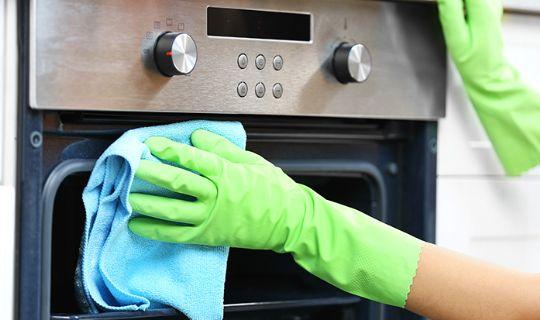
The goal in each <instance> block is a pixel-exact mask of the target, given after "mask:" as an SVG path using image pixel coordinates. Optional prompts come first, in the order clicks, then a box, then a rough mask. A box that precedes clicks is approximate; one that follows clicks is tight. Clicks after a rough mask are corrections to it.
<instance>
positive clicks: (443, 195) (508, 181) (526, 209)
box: [437, 0, 540, 272]
mask: <svg viewBox="0 0 540 320" xmlns="http://www.w3.org/2000/svg"><path fill="white" fill-rule="evenodd" d="M535 1H536V0H535ZM516 3H517V2H516ZM522 3H524V2H522ZM539 35H540V15H530V14H528V15H525V14H523V15H522V14H510V15H506V16H505V17H504V37H505V42H506V51H507V52H506V53H507V56H508V58H509V59H510V60H511V61H512V63H513V64H514V65H515V66H516V67H517V68H518V69H519V70H520V71H521V73H522V76H523V78H525V79H526V80H527V81H529V83H530V84H531V86H532V87H535V88H537V90H540V59H538V57H539V53H540V36H539ZM447 108H448V109H447V117H446V118H445V119H443V120H441V121H440V126H439V148H438V150H439V159H438V189H437V242H438V244H440V245H442V246H445V247H448V248H451V249H455V250H458V251H461V252H464V253H467V254H470V255H473V256H476V257H479V258H481V259H484V260H487V261H491V262H494V263H498V264H501V265H506V266H511V267H516V268H519V269H521V270H527V271H536V272H538V271H540V198H539V196H538V195H539V194H540V169H539V168H536V169H535V170H533V171H531V172H529V173H528V174H527V175H525V176H523V177H520V178H508V177H505V176H504V172H503V170H502V167H501V165H500V163H499V161H498V159H497V157H496V155H495V153H494V151H493V149H492V146H491V143H490V142H489V140H488V138H487V136H486V134H485V132H484V129H483V128H482V127H481V124H480V122H479V120H478V118H477V117H476V114H475V112H474V110H473V108H472V106H471V105H470V103H469V101H468V99H467V97H466V93H465V91H464V90H463V88H462V84H461V79H460V78H459V75H458V74H457V72H456V71H455V69H453V68H452V69H451V70H450V74H449V82H448V96H447ZM539 125H540V124H539Z"/></svg>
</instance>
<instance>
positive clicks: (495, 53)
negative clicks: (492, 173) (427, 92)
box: [438, 0, 540, 175]
mask: <svg viewBox="0 0 540 320" xmlns="http://www.w3.org/2000/svg"><path fill="white" fill-rule="evenodd" d="M438 3H439V15H440V19H441V23H442V27H443V30H444V36H445V38H446V44H447V47H448V50H449V51H450V54H451V56H452V58H453V60H454V62H455V64H456V66H457V68H458V70H459V72H460V74H461V77H462V78H463V82H464V85H465V89H466V90H467V93H468V95H469V97H470V99H471V101H472V103H473V105H474V107H475V109H476V111H477V114H478V116H479V118H480V120H481V122H482V124H483V126H484V128H485V130H486V132H487V134H488V136H489V137H490V140H491V142H492V144H493V147H494V148H495V151H496V152H497V155H498V156H499V159H500V160H501V163H502V165H503V167H504V169H505V170H506V172H507V174H509V175H519V174H521V173H523V172H525V171H527V170H528V169H530V168H532V167H534V166H536V165H538V164H540V95H539V94H538V93H536V92H534V91H533V90H531V89H530V88H528V87H527V86H526V85H525V84H524V83H523V81H522V80H521V79H520V77H519V74H518V72H517V71H516V70H515V69H514V68H513V67H512V66H511V65H510V64H509V63H508V61H507V60H506V58H505V57H504V53H503V39H502V33H501V23H500V22H501V16H502V12H503V8H502V2H501V0H465V7H464V2H463V0H439V2H438ZM464 9H465V11H466V12H467V15H466V17H465V14H464Z"/></svg>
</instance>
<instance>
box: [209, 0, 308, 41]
mask: <svg viewBox="0 0 540 320" xmlns="http://www.w3.org/2000/svg"><path fill="white" fill-rule="evenodd" d="M206 21H207V34H208V35H209V36H216V37H234V38H249V39H268V40H289V41H311V15H310V14H307V13H290V12H277V11H258V10H245V9H231V8H216V7H208V9H207V19H206Z"/></svg>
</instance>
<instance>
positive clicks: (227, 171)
mask: <svg viewBox="0 0 540 320" xmlns="http://www.w3.org/2000/svg"><path fill="white" fill-rule="evenodd" d="M191 141H192V143H193V145H194V146H195V147H191V146H188V145H184V144H179V143H176V142H173V141H171V140H168V139H165V138H158V137H156V138H150V139H148V140H147V141H146V145H147V146H148V147H149V148H150V151H151V152H152V154H153V155H155V156H156V157H158V158H160V159H162V160H164V161H167V162H168V163H173V164H175V165H178V166H179V167H183V168H186V169H189V170H191V171H195V172H198V173H200V175H197V174H195V173H193V172H191V171H188V170H185V169H181V168H179V167H175V166H171V165H167V164H160V163H155V162H149V161H143V162H142V163H141V165H140V167H139V168H138V170H137V172H136V176H137V177H139V178H141V179H143V180H146V181H148V182H150V183H153V184H155V185H158V186H161V187H164V188H166V189H169V190H171V191H174V192H177V193H181V194H187V195H191V196H193V197H195V198H196V201H193V202H189V201H184V200H177V199H170V198H163V197H158V196H153V195H145V194H131V195H130V197H129V203H130V204H131V206H132V208H133V210H134V211H135V212H137V213H140V214H141V215H142V216H139V217H135V218H133V219H132V220H131V221H130V222H129V228H130V229H131V230H132V231H133V232H134V233H136V234H138V235H140V236H143V237H146V238H150V239H154V240H160V241H165V242H176V243H192V244H200V245H210V246H222V245H223V246H232V247H239V248H248V249H269V250H274V251H276V252H280V253H284V252H288V253H292V255H293V257H294V259H295V260H296V262H297V263H298V264H300V265H301V266H302V267H304V268H305V269H306V270H308V271H309V272H311V273H313V274H314V275H316V276H318V277H320V278H322V279H323V280H325V281H327V282H329V283H331V284H333V285H335V286H337V287H339V288H341V289H342V290H345V291H348V292H350V293H353V294H356V295H359V296H362V297H365V298H368V299H371V300H375V301H379V302H382V303H386V304H391V305H394V306H399V307H403V306H404V305H405V302H406V299H407V295H408V293H409V288H410V286H411V284H412V280H413V277H414V276H415V274H416V267H417V263H418V257H419V254H420V246H421V241H420V240H417V239H415V238H413V237H411V236H409V235H407V234H405V233H402V232H401V231H398V230H396V229H394V228H392V227H389V226H387V225H385V224H383V223H381V222H379V221H377V220H375V219H373V218H371V217H369V216H367V215H365V214H363V213H361V212H358V211H356V210H354V209H351V208H348V207H345V206H342V205H339V204H337V203H334V202H332V201H328V200H326V199H324V198H323V197H322V196H320V195H318V194H317V193H316V192H314V191H313V190H311V189H309V188H308V187H306V186H303V185H301V184H297V183H296V182H294V181H293V180H292V179H291V178H290V177H288V176H287V175H286V174H285V173H283V171H282V170H281V169H279V168H277V167H275V166H274V165H272V164H271V163H270V162H268V161H266V160H265V159H263V158H262V157H260V156H258V155H256V154H254V153H252V152H249V151H244V150H242V149H240V148H238V147H236V146H235V145H234V144H232V143H231V142H229V141H228V140H226V139H224V138H222V137H220V136H217V135H215V134H213V133H210V132H208V131H203V130H197V131H195V132H194V133H193V134H192V136H191Z"/></svg>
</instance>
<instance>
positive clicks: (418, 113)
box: [30, 0, 446, 120]
mask: <svg viewBox="0 0 540 320" xmlns="http://www.w3.org/2000/svg"><path fill="white" fill-rule="evenodd" d="M31 8H32V10H31V32H30V35H31V37H30V41H31V43H30V60H31V61H30V62H31V63H30V104H31V107H32V108H36V109H48V110H82V111H92V110H105V111H107V110H109V111H130V112H132V111H144V112H186V113H216V114H221V113H226V114H269V115H298V116H324V117H356V118H384V119H418V120H433V119H437V118H440V117H442V116H444V113H445V105H444V104H445V87H446V53H445V48H444V41H443V38H442V32H441V30H440V27H439V22H438V20H437V8H436V5H435V3H434V2H426V1H418V2H415V1H407V2H395V1H392V2H386V1H356V0H354V1H353V0H344V1H333V0H321V1H313V0H298V1H271V0H255V1H245V0H216V1H214V0H210V1H187V0H185V1H183V0H156V1H145V0H103V1H98V2H96V1H90V0H42V1H37V0H34V1H32V3H31ZM65 30H69V32H67V33H66V32H65Z"/></svg>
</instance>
